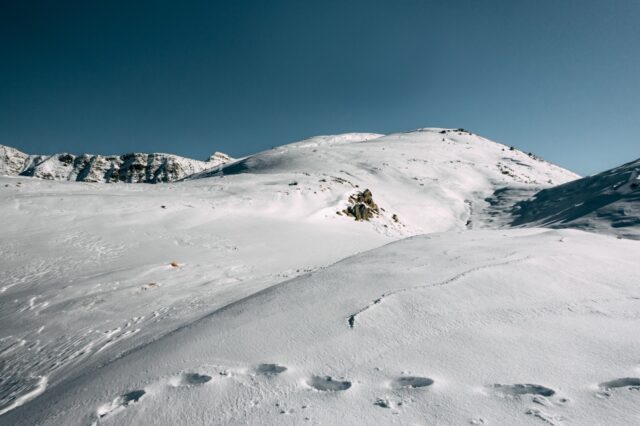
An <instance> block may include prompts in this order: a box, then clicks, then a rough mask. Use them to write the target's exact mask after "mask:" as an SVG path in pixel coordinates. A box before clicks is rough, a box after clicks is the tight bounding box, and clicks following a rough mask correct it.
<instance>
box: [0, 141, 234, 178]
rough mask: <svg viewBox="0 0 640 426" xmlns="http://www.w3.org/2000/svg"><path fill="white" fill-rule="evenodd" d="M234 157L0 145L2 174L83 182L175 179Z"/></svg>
mask: <svg viewBox="0 0 640 426" xmlns="http://www.w3.org/2000/svg"><path fill="white" fill-rule="evenodd" d="M231 160H232V159H231V158H230V157H229V156H228V155H226V154H223V153H220V152H216V153H215V154H213V155H212V156H211V157H210V158H209V160H208V161H198V160H192V159H189V158H184V157H179V156H177V155H171V154H141V153H131V154H124V155H120V156H102V155H89V154H83V155H78V156H76V155H73V154H67V153H64V154H54V155H48V156H47V155H27V154H25V153H23V152H20V151H18V150H17V149H14V148H11V147H8V146H4V145H0V175H6V176H15V175H21V176H31V177H36V178H41V179H48V180H69V181H82V182H106V183H109V182H128V183H158V182H173V181H176V180H179V179H182V178H184V177H186V176H189V175H192V174H194V173H197V172H201V171H203V170H207V169H210V168H214V167H217V166H219V165H221V164H225V163H227V162H229V161H231Z"/></svg>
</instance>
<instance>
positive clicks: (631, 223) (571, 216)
mask: <svg viewBox="0 0 640 426" xmlns="http://www.w3.org/2000/svg"><path fill="white" fill-rule="evenodd" d="M513 225H516V226H517V225H528V226H549V227H557V228H578V229H584V230H586V231H601V232H607V233H611V234H615V235H619V236H622V237H627V238H635V239H640V160H635V161H632V162H630V163H627V164H624V165H622V166H620V167H616V168H614V169H611V170H607V171H605V172H602V173H599V174H596V175H593V176H588V177H585V178H582V179H579V180H576V181H573V182H569V183H566V184H564V185H560V186H556V187H553V188H549V189H545V190H542V191H540V192H538V193H537V194H535V195H534V196H533V198H531V199H529V200H525V201H521V202H519V203H518V204H517V205H516V207H515V209H514V220H513Z"/></svg>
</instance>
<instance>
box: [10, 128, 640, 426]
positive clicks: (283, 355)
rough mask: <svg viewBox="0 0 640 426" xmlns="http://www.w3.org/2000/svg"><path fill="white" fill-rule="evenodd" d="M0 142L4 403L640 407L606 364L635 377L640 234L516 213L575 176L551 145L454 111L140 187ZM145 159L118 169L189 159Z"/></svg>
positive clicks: (133, 408) (211, 417)
mask: <svg viewBox="0 0 640 426" xmlns="http://www.w3.org/2000/svg"><path fill="white" fill-rule="evenodd" d="M2 152H4V153H5V154H3V155H4V156H5V157H3V158H5V160H4V161H3V162H1V163H0V164H1V165H2V167H4V169H2V170H8V171H10V173H7V174H11V175H13V176H9V177H0V217H2V219H3V223H6V224H8V225H9V226H3V227H0V325H1V326H2V327H0V330H1V331H0V377H2V382H0V424H4V423H5V422H7V424H91V423H92V422H94V423H98V424H149V423H151V424H176V423H178V422H182V423H189V424H212V423H214V424H220V423H222V424H246V423H249V424H283V423H284V424H287V423H288V424H299V423H302V422H304V421H305V417H308V418H309V421H310V422H311V423H312V424H332V423H336V422H338V420H340V422H341V423H347V424H349V423H352V424H356V423H358V424H362V423H363V422H364V423H369V424H373V423H378V424H379V423H394V422H396V423H403V424H404V423H421V422H422V423H424V422H427V423H436V422H437V419H452V420H451V422H448V421H444V423H445V424H459V423H467V422H470V421H473V422H476V424H482V422H485V423H486V422H487V421H488V422H490V424H501V419H507V420H508V421H507V420H503V422H502V423H503V424H528V423H530V424H538V423H539V422H542V421H547V422H548V423H552V424H560V423H562V422H563V421H564V420H562V419H564V418H569V419H574V420H575V421H576V424H584V423H585V422H584V421H582V420H584V419H586V418H593V419H596V420H597V421H596V422H595V423H596V424H597V423H598V422H600V423H603V422H606V423H608V424H623V423H624V422H623V421H622V419H623V415H626V414H628V413H629V410H630V408H629V407H630V405H629V401H630V399H629V398H631V397H632V396H630V395H632V393H630V392H627V393H625V392H626V390H625V389H622V390H619V391H617V390H616V391H609V390H607V388H608V387H613V386H612V385H607V386H604V385H603V386H601V388H599V387H598V383H604V382H605V381H608V380H614V379H617V378H625V377H627V376H628V377H631V378H633V377H636V376H637V373H636V374H635V376H634V373H633V370H634V368H637V366H634V365H633V364H632V361H631V360H630V358H631V357H632V354H633V352H634V350H635V349H636V348H635V347H634V346H633V345H634V344H633V342H632V341H631V339H630V337H629V336H628V335H627V334H625V333H627V331H625V330H628V332H629V333H631V332H632V331H633V330H631V329H629V326H628V324H627V323H628V322H629V321H632V320H633V318H635V316H636V315H637V316H640V311H638V310H637V307H636V305H635V304H634V303H635V302H634V300H635V298H640V295H639V294H636V293H635V290H634V287H633V286H632V285H631V283H632V282H633V281H634V280H636V281H637V278H638V277H637V271H636V269H635V268H634V267H633V265H634V263H633V258H635V257H637V247H636V246H637V242H636V241H628V240H618V239H615V238H610V237H604V236H598V235H591V234H587V233H583V232H579V231H569V230H561V231H543V230H539V229H524V230H522V229H521V230H504V229H502V228H501V227H503V226H507V222H508V220H511V216H509V214H508V213H509V212H510V211H511V208H512V207H513V202H514V200H516V199H522V198H526V197H527V196H529V195H530V194H533V193H536V192H538V191H540V190H541V189H545V188H550V187H552V186H555V185H559V184H563V183H567V182H570V181H573V180H575V179H577V178H578V176H577V175H575V174H574V173H571V172H569V171H567V170H565V169H562V168H560V167H558V166H555V165H553V164H550V163H548V162H545V161H543V160H541V159H539V158H537V157H535V156H532V155H528V154H525V153H524V152H521V151H518V150H515V149H511V148H509V147H507V146H504V145H501V144H498V143H495V142H492V141H489V140H487V139H485V138H482V137H480V136H477V135H474V134H471V133H469V132H466V131H464V130H461V129H440V128H427V129H419V130H416V131H412V132H406V133H396V134H391V135H386V136H385V135H379V134H370V133H349V134H344V135H335V136H319V137H314V138H310V139H307V140H304V141H300V142H296V143H293V144H289V145H284V146H281V147H277V148H274V149H272V150H268V151H265V152H261V153H258V154H255V155H252V156H249V157H246V158H243V159H240V160H237V161H234V160H232V161H230V162H229V163H226V164H220V165H216V164H214V163H215V162H216V161H218V160H220V159H221V158H220V157H221V156H220V155H218V156H214V158H213V159H212V160H211V161H210V162H208V163H204V162H202V163H203V164H208V166H207V167H203V168H202V169H200V170H195V168H196V167H195V166H194V168H193V169H194V170H193V172H192V170H191V169H189V168H188V167H186V166H184V167H182V171H181V173H179V175H180V176H178V175H175V179H180V177H185V179H182V180H179V181H175V182H170V183H168V184H166V185H144V186H142V185H103V184H98V183H93V182H88V181H87V180H86V179H80V180H81V182H68V181H66V180H77V176H78V175H75V176H76V177H74V178H71V179H68V178H63V181H55V180H45V179H34V178H31V177H25V176H15V174H16V172H15V170H17V169H18V168H19V169H20V170H21V172H24V170H26V169H24V168H23V167H24V166H20V164H23V165H24V164H25V163H27V161H32V160H24V162H23V163H20V161H21V160H19V159H20V158H22V157H20V155H18V154H16V153H15V152H14V151H11V150H10V149H5V150H4V151H2ZM6 158H10V161H7V160H6ZM29 158H31V157H29ZM78 158H81V157H75V158H74V159H73V161H72V166H70V168H71V169H74V168H75V166H73V165H74V164H75V163H76V162H79V161H80V160H78ZM116 158H121V157H116ZM145 158H146V159H141V160H140V161H138V160H133V161H135V162H136V164H141V163H144V164H147V165H150V166H149V167H150V168H149V170H150V172H149V173H150V174H147V171H146V170H147V169H144V170H145V171H144V172H143V171H140V173H138V172H136V173H134V174H131V175H127V174H125V176H127V178H126V179H124V180H127V179H129V176H131V179H130V180H131V181H139V180H141V181H152V180H149V179H147V176H161V177H162V176H171V179H166V180H173V179H174V175H165V174H163V173H164V172H161V173H159V174H157V175H156V173H155V172H152V170H160V169H161V166H159V165H158V164H160V163H161V162H160V163H159V162H156V159H157V158H156V157H155V156H154V155H152V156H148V157H145ZM53 160H55V161H53ZM53 160H52V164H54V165H55V167H53V166H51V168H50V169H47V168H46V167H45V166H46V164H44V165H42V167H41V170H49V173H53V175H54V176H57V175H59V176H63V174H61V173H59V172H57V171H56V170H58V168H59V167H63V166H60V165H59V164H58V163H57V162H59V161H60V159H59V158H57V159H55V158H54V159H53ZM123 161H124V160H123ZM145 161H146V163H145ZM158 161H160V160H158ZM222 161H226V159H225V158H224V157H222ZM42 163H43V162H40V163H38V164H42ZM44 163H46V161H44ZM124 164H125V163H124V162H123V163H122V166H120V169H123V168H124V170H128V169H129V167H128V166H124ZM18 166H19V167H18ZM47 167H49V166H47ZM120 169H119V170H120ZM52 170H53V171H52ZM65 170H66V169H65ZM96 170H100V171H96V174H97V176H98V177H99V176H103V175H101V173H102V171H103V170H104V169H103V168H101V169H96ZM54 171H56V172H55V173H54ZM56 173H58V174H57V175H56ZM67 176H72V175H67ZM143 176H144V177H143ZM96 180H97V181H100V182H103V181H105V180H101V179H97V178H96ZM119 180H123V179H119ZM157 180H162V179H157ZM576 182H580V181H576ZM500 194H509V195H508V196H503V197H501V196H500ZM514 194H515V195H514ZM496 197H498V198H500V197H501V198H500V203H497V202H494V200H495V199H496ZM498 204H499V208H498V207H496V206H498ZM485 228H499V229H495V230H489V229H485ZM433 233H440V234H437V235H436V234H433ZM419 234H430V235H428V236H421V237H413V238H409V239H406V238H407V237H412V236H416V235H419ZM403 239H404V240H403ZM398 240H403V241H399V242H396V243H394V242H395V241H398ZM389 243H393V244H391V245H387V244H389ZM383 246H384V247H383ZM371 249H375V250H374V251H371V252H369V251H368V250H371ZM634 251H635V253H634ZM358 253H360V254H358ZM634 255H635V256H634ZM614 259H616V261H615V262H614ZM331 265H332V266H331ZM607 280H609V281H607ZM414 289H415V291H414ZM603 313H604V314H603ZM585 318H586V320H585V321H586V322H584V323H583V324H585V325H584V326H581V325H580V324H581V321H582V320H583V319H585ZM380 324H382V325H380ZM617 326H622V328H620V329H617V328H616V327H617ZM581 327H582V328H581ZM624 327H626V328H624ZM587 328H589V330H587ZM580 333H582V334H580ZM580 338H582V339H583V341H582V340H580ZM618 340H619V341H618ZM545 341H546V342H547V343H546V346H545V344H543V343H544V342H545ZM566 342H572V344H570V345H569V346H568V347H565V346H566ZM561 347H564V349H563V350H565V351H566V356H565V357H562V356H561V351H560V348H561ZM605 347H606V348H613V349H612V350H613V351H614V353H615V354H617V356H618V358H616V359H611V352H608V354H609V359H608V361H607V363H604V362H601V361H602V358H603V356H604V355H602V354H601V353H600V352H598V351H604V350H605V349H604V348H605ZM536 348H537V349H536ZM607 350H608V349H607ZM625 351H626V352H625ZM525 354H527V356H525ZM627 354H628V355H627ZM576 359H580V360H581V362H580V363H578V364H577V365H576V366H574V367H571V366H570V365H569V362H570V361H569V360H573V361H575V360H576ZM596 366H598V368H596ZM583 367H584V370H582V368H583ZM566 369H569V370H566ZM597 370H600V371H601V372H602V375H601V376H598V377H596V373H598V372H599V371H597ZM563 371H568V372H567V373H563ZM590 374H593V377H592V376H591V375H590ZM623 374H624V375H623ZM326 376H331V377H332V379H331V380H327V379H326V378H325V377H326ZM343 376H344V378H341V377H343ZM633 380H635V379H633ZM432 381H433V382H432ZM623 382H624V381H623ZM528 383H531V384H534V385H539V386H533V387H531V386H528V385H527V386H524V385H523V386H519V385H518V384H528ZM594 383H595V384H594ZM624 383H627V382H624ZM630 383H633V382H630ZM495 384H500V385H504V386H493V385H495ZM622 387H623V388H624V386H622ZM549 390H551V391H552V392H550V391H549ZM531 392H533V394H531V395H530V394H529V393H531ZM551 393H553V395H551ZM514 394H523V395H520V396H514ZM535 394H537V395H535ZM607 395H610V396H611V397H610V398H609V397H607ZM600 397H602V398H600ZM593 398H595V399H594V401H596V402H594V403H592V404H590V405H589V404H588V403H586V402H585V401H589V402H593V401H591V399H593ZM276 404H277V405H276ZM347 406H349V407H353V408H349V409H347ZM609 409H611V410H613V411H614V414H613V415H610V414H607V413H608V411H607V410H609ZM616 410H617V411H616ZM632 413H633V411H632ZM634 415H638V413H637V412H635V414H634ZM607 416H608V417H607ZM603 419H609V420H611V421H605V420H603ZM580 421H582V423H581V422H580Z"/></svg>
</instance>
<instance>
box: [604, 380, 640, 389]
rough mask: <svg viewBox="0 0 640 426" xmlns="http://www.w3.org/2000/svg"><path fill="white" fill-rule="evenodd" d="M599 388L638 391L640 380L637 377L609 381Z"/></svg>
mask: <svg viewBox="0 0 640 426" xmlns="http://www.w3.org/2000/svg"><path fill="white" fill-rule="evenodd" d="M599 386H600V388H601V389H604V390H611V389H616V388H628V389H629V390H640V379H639V378H637V377H625V378H622V379H615V380H610V381H608V382H604V383H600V385H599Z"/></svg>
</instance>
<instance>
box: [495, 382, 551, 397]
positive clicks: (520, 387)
mask: <svg viewBox="0 0 640 426" xmlns="http://www.w3.org/2000/svg"><path fill="white" fill-rule="evenodd" d="M490 387H491V388H493V389H494V390H495V391H496V392H498V393H500V394H502V395H505V396H520V395H541V396H547V397H548V396H553V395H555V393H556V391H554V390H553V389H550V388H547V387H544V386H540V385H533V384H529V383H524V384H522V383H516V384H513V385H502V384H495V385H491V386H490Z"/></svg>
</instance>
